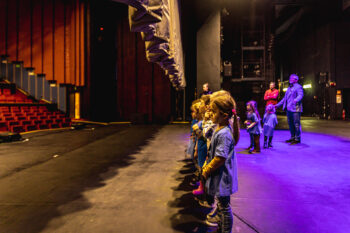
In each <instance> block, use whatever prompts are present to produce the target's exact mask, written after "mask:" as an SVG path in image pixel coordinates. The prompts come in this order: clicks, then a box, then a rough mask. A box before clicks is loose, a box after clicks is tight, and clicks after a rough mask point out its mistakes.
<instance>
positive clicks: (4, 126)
mask: <svg viewBox="0 0 350 233" xmlns="http://www.w3.org/2000/svg"><path fill="white" fill-rule="evenodd" d="M0 131H7V124H6V122H5V121H1V122H0Z"/></svg>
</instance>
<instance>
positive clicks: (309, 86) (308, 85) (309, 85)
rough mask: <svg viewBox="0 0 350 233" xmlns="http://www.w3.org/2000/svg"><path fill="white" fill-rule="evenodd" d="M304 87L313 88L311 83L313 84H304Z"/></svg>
mask: <svg viewBox="0 0 350 233" xmlns="http://www.w3.org/2000/svg"><path fill="white" fill-rule="evenodd" d="M303 88H304V89H310V88H312V85H311V84H305V85H304V86H303Z"/></svg>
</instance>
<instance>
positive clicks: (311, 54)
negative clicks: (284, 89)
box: [275, 4, 350, 118]
mask: <svg viewBox="0 0 350 233" xmlns="http://www.w3.org/2000/svg"><path fill="white" fill-rule="evenodd" d="M349 29H350V24H349V20H348V19H346V18H345V17H344V16H343V15H342V12H341V9H340V7H337V5H336V4H332V5H331V7H328V8H327V7H325V6H324V7H322V8H320V9H316V10H314V11H312V12H309V13H308V14H307V15H305V16H304V17H303V19H302V20H301V21H300V22H299V23H298V25H297V26H296V29H295V31H294V32H293V34H292V36H291V37H290V38H289V39H288V40H286V41H285V42H283V43H281V44H279V45H278V46H277V47H276V50H275V51H276V52H275V62H276V66H277V67H279V70H278V71H277V72H276V74H277V75H278V78H280V79H282V80H288V77H289V75H290V74H291V73H297V74H298V75H299V77H300V78H301V80H300V83H302V84H309V83H311V84H312V89H305V90H304V91H305V98H304V100H303V104H304V112H305V115H319V116H320V115H321V108H323V102H324V98H325V99H326V107H327V115H330V117H331V118H340V117H341V115H340V114H341V109H340V108H341V107H342V106H341V105H337V104H336V103H335V98H336V97H335V93H336V89H344V88H349V87H350V81H349V80H350V79H349V76H350V68H349V67H350V53H349V51H350V44H349V41H350V30H349ZM277 43H278V41H277ZM320 72H325V73H327V76H328V80H329V81H332V82H335V83H336V87H327V86H326V85H325V84H319V74H320Z"/></svg>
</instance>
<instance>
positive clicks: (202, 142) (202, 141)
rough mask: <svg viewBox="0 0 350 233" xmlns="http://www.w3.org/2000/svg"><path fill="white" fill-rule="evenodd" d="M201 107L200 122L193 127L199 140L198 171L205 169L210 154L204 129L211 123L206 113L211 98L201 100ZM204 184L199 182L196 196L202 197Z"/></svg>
mask: <svg viewBox="0 0 350 233" xmlns="http://www.w3.org/2000/svg"><path fill="white" fill-rule="evenodd" d="M200 101H201V102H200V106H199V117H198V119H199V120H200V121H199V122H198V123H197V125H195V126H194V127H193V130H194V131H195V133H196V138H197V144H196V149H195V150H196V154H197V155H198V156H197V161H198V170H201V169H202V167H203V164H204V162H205V160H206V158H207V154H208V148H207V138H206V137H205V136H204V134H203V131H204V128H206V127H208V125H209V124H210V123H211V121H210V119H208V118H206V117H205V113H206V112H207V109H208V107H209V103H210V96H209V95H204V96H202V97H201V99H200ZM203 185H204V184H203V182H202V181H200V182H199V187H198V188H197V189H195V190H193V192H192V193H193V194H194V195H201V194H203V193H204V186H203Z"/></svg>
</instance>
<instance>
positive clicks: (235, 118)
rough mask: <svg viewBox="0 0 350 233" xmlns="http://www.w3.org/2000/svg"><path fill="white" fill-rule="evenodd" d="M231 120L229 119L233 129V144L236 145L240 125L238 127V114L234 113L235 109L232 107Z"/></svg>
mask: <svg viewBox="0 0 350 233" xmlns="http://www.w3.org/2000/svg"><path fill="white" fill-rule="evenodd" d="M232 113H233V121H230V127H231V129H232V130H233V132H232V135H233V139H234V140H235V145H237V143H238V141H239V138H240V127H239V116H238V115H237V113H236V109H232Z"/></svg>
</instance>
